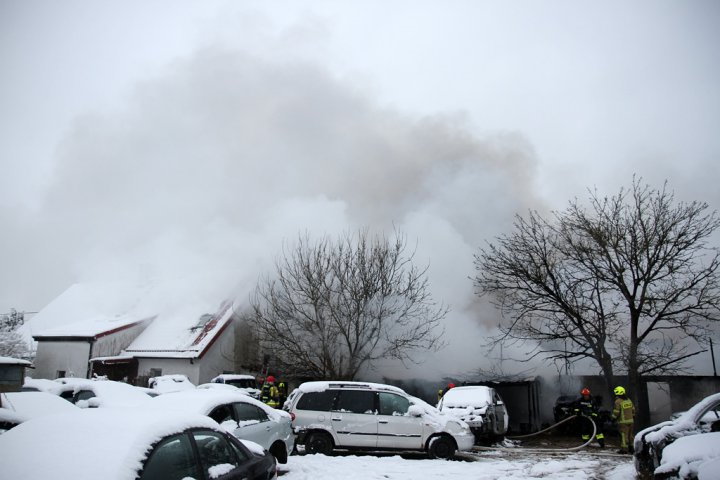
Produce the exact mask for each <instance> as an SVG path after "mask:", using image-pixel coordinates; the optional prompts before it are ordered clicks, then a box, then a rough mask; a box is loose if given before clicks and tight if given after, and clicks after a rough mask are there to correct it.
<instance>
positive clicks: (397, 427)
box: [283, 382, 474, 458]
mask: <svg viewBox="0 0 720 480" xmlns="http://www.w3.org/2000/svg"><path fill="white" fill-rule="evenodd" d="M283 408H285V409H286V410H287V411H289V412H290V414H291V415H293V426H294V428H295V432H296V433H297V434H298V438H297V443H298V444H303V445H305V451H306V452H307V453H321V454H329V453H330V452H332V451H333V449H335V448H339V449H351V450H355V449H366V450H368V449H369V450H415V451H424V452H427V453H428V455H429V456H430V457H432V458H451V457H452V456H454V454H455V452H456V451H458V450H470V449H471V448H472V446H473V441H474V438H473V434H472V432H470V428H469V427H468V426H467V424H465V423H464V422H463V421H462V420H458V419H455V418H453V417H451V416H449V415H446V414H444V413H442V412H440V411H438V410H437V409H436V408H435V407H433V406H431V405H428V404H427V403H425V402H423V401H422V400H420V399H418V398H415V397H412V396H410V395H408V394H407V393H405V392H404V391H403V390H401V389H399V388H397V387H393V386H390V385H383V384H378V383H364V382H306V383H303V384H302V385H300V386H299V387H298V388H297V389H296V390H294V391H293V393H292V394H290V397H289V398H288V400H287V402H285V406H284V407H283Z"/></svg>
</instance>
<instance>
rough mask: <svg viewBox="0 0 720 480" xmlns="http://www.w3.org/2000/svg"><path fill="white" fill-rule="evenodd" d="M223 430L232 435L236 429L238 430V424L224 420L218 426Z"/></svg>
mask: <svg viewBox="0 0 720 480" xmlns="http://www.w3.org/2000/svg"><path fill="white" fill-rule="evenodd" d="M220 427H222V429H223V430H225V431H226V432H228V433H230V434H232V433H233V432H234V431H235V430H236V429H238V428H240V424H239V423H238V422H236V421H235V420H225V421H224V422H222V423H221V424H220Z"/></svg>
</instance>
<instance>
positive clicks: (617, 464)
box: [279, 453, 635, 480]
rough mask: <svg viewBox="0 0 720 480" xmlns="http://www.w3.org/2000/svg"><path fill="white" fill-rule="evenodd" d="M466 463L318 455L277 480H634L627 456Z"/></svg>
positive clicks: (283, 470)
mask: <svg viewBox="0 0 720 480" xmlns="http://www.w3.org/2000/svg"><path fill="white" fill-rule="evenodd" d="M463 457H464V458H465V459H466V460H467V461H445V460H429V459H425V458H422V457H420V456H417V457H412V458H402V457H400V456H397V455H395V456H381V457H376V456H373V455H336V456H332V457H326V456H323V455H301V456H292V457H290V458H289V459H288V463H287V465H281V466H280V472H279V473H280V478H281V480H315V479H319V478H322V479H335V478H341V479H343V480H375V479H377V480H388V479H390V480H417V479H444V480H452V479H464V480H467V479H472V480H491V479H492V480H494V479H505V480H510V479H534V478H537V479H540V478H542V479H543V480H549V479H557V480H583V479H604V480H634V479H635V469H634V467H633V463H632V460H631V459H630V457H620V456H617V457H613V456H605V457H598V456H593V455H589V454H573V455H567V456H554V457H553V456H549V455H527V456H522V457H519V456H517V455H512V456H502V455H498V454H492V453H491V454H488V455H464V456H463Z"/></svg>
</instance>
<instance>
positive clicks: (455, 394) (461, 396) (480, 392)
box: [441, 386, 493, 409]
mask: <svg viewBox="0 0 720 480" xmlns="http://www.w3.org/2000/svg"><path fill="white" fill-rule="evenodd" d="M441 403H442V407H443V408H445V407H450V408H466V407H473V408H477V409H480V408H487V406H488V405H492V403H493V398H492V390H490V388H488V387H480V386H475V387H473V386H470V387H455V388H451V389H450V390H448V391H447V392H445V394H444V395H443V397H442V399H441Z"/></svg>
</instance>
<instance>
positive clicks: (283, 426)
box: [148, 389, 295, 463]
mask: <svg viewBox="0 0 720 480" xmlns="http://www.w3.org/2000/svg"><path fill="white" fill-rule="evenodd" d="M148 405H149V406H150V407H152V408H160V409H163V410H175V411H183V412H188V413H199V414H202V415H207V416H208V417H210V418H212V419H213V420H215V421H216V422H217V423H219V424H220V425H221V426H222V427H223V428H224V429H225V430H226V431H228V432H229V433H231V434H233V435H234V436H235V437H237V438H239V439H242V440H250V441H253V442H255V443H257V444H259V445H260V446H262V447H263V448H264V449H266V450H268V451H269V452H270V453H272V454H273V456H274V457H275V458H276V459H277V461H278V463H286V462H287V457H288V455H290V452H292V450H293V447H294V446H295V435H294V434H293V430H292V424H291V421H290V415H288V414H287V413H286V412H283V411H282V410H275V409H273V408H270V407H268V406H267V405H265V404H264V403H262V402H259V401H257V400H255V399H253V398H250V397H248V396H247V395H245V394H244V393H240V392H229V391H225V390H216V389H197V390H185V391H182V392H172V393H166V394H163V395H160V396H159V397H156V398H153V399H152V400H151V401H150V403H149V404H148Z"/></svg>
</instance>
